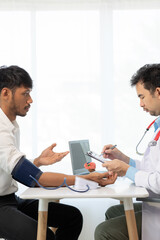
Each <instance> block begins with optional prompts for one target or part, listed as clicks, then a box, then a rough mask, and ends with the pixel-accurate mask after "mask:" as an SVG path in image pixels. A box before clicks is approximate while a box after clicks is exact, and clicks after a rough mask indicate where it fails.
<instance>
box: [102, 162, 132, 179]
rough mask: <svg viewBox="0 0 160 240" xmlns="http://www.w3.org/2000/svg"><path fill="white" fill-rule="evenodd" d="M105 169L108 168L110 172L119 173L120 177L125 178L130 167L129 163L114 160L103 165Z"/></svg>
mask: <svg viewBox="0 0 160 240" xmlns="http://www.w3.org/2000/svg"><path fill="white" fill-rule="evenodd" d="M102 166H103V167H106V168H107V169H108V171H109V172H112V173H117V175H118V176H120V177H123V176H125V175H126V172H127V170H128V168H129V167H130V166H129V165H128V164H127V163H125V162H123V161H121V160H119V159H114V160H112V161H106V162H104V163H103V164H102Z"/></svg>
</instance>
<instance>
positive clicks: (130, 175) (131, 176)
mask: <svg viewBox="0 0 160 240" xmlns="http://www.w3.org/2000/svg"><path fill="white" fill-rule="evenodd" d="M136 172H138V170H137V169H136V168H135V167H132V166H131V167H129V168H128V170H127V172H126V177H128V178H129V179H131V180H132V181H133V182H135V174H136Z"/></svg>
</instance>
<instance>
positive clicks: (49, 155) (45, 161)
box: [34, 143, 69, 167]
mask: <svg viewBox="0 0 160 240" xmlns="http://www.w3.org/2000/svg"><path fill="white" fill-rule="evenodd" d="M55 146H56V143H53V144H52V145H51V146H49V147H48V148H46V149H45V150H44V151H43V152H42V153H41V155H40V156H39V157H38V158H35V160H34V164H35V165H36V166H37V167H40V166H42V165H51V164H53V163H56V162H59V161H60V160H62V158H64V157H65V156H66V155H67V154H68V153H69V151H66V152H61V153H56V152H53V148H54V147H55Z"/></svg>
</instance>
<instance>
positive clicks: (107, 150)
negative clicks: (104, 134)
mask: <svg viewBox="0 0 160 240" xmlns="http://www.w3.org/2000/svg"><path fill="white" fill-rule="evenodd" d="M113 146H114V145H112V144H108V145H105V146H104V147H103V150H102V153H104V154H103V157H104V158H109V159H111V160H113V159H115V158H116V159H120V160H121V161H123V162H126V163H129V159H130V158H129V157H128V156H126V155H125V154H124V153H122V152H121V151H120V150H118V148H114V149H112V147H113Z"/></svg>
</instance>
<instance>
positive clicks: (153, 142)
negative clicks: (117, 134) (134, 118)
mask: <svg viewBox="0 0 160 240" xmlns="http://www.w3.org/2000/svg"><path fill="white" fill-rule="evenodd" d="M156 120H157V118H156V119H155V120H154V121H153V122H151V123H150V124H149V126H148V127H147V128H146V130H145V132H144V134H143V136H142V138H141V139H140V141H139V142H138V144H137V146H136V153H137V154H139V155H143V154H144V153H140V152H139V151H138V146H139V145H140V143H141V142H142V140H143V138H144V136H145V135H146V133H147V132H148V130H149V129H150V128H151V127H152V125H153V124H154V123H155V121H156ZM159 137H160V130H159V131H158V133H157V134H156V136H155V138H154V140H152V141H151V142H149V144H148V147H152V146H156V145H157V141H158V139H159Z"/></svg>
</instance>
